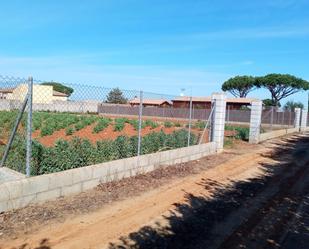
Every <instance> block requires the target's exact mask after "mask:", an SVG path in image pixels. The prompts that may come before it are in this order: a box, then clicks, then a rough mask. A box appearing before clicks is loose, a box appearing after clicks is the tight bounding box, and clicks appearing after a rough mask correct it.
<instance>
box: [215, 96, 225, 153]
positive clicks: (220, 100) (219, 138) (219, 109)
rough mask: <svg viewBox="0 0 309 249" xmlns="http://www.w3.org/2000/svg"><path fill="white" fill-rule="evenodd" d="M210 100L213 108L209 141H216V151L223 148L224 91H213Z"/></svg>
mask: <svg viewBox="0 0 309 249" xmlns="http://www.w3.org/2000/svg"><path fill="white" fill-rule="evenodd" d="M211 102H212V106H213V108H214V111H213V116H212V125H211V141H212V142H215V143H216V146H217V151H218V152H220V151H222V150H223V145H224V128H225V127H224V126H225V111H226V95H225V94H224V93H213V94H212V95H211Z"/></svg>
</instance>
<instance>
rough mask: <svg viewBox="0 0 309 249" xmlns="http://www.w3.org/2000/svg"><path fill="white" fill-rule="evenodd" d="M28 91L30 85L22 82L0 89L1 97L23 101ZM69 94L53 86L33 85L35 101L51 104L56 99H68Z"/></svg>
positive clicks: (35, 102) (36, 102)
mask: <svg viewBox="0 0 309 249" xmlns="http://www.w3.org/2000/svg"><path fill="white" fill-rule="evenodd" d="M27 93H28V85H27V84H20V85H18V86H17V87H15V88H2V89H0V99H7V100H17V101H23V100H24V99H25V97H26V95H27ZM68 97H69V96H68V95H67V94H65V93H61V92H58V91H54V90H53V86H48V85H33V103H34V104H49V103H53V102H54V101H67V100H68Z"/></svg>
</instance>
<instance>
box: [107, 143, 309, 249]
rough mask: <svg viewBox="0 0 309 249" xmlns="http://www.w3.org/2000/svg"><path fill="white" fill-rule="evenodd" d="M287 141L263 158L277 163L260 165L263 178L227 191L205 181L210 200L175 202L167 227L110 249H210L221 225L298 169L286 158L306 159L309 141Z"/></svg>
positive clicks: (148, 229) (147, 228)
mask: <svg viewBox="0 0 309 249" xmlns="http://www.w3.org/2000/svg"><path fill="white" fill-rule="evenodd" d="M285 141H286V142H287V144H286V145H284V146H282V144H280V143H277V142H274V143H273V144H272V145H273V146H276V148H275V149H274V150H273V152H272V153H269V154H265V155H262V156H264V157H269V158H271V159H274V160H276V161H277V162H276V163H272V164H271V165H267V164H263V165H261V167H262V168H263V170H264V171H265V174H264V176H263V177H260V178H252V179H249V180H247V181H240V182H233V183H232V185H231V186H230V187H228V188H226V187H224V188H223V186H222V185H221V184H220V183H219V182H215V181H212V180H210V179H203V180H202V181H201V182H200V183H198V184H200V185H202V186H204V187H205V189H208V190H211V191H212V193H213V196H212V197H211V198H206V197H200V196H195V195H192V194H190V193H186V202H185V203H175V204H174V206H175V211H173V212H171V213H170V214H169V215H168V216H167V217H165V219H166V220H167V223H168V225H161V224H155V226H151V227H150V226H145V227H143V228H141V229H140V230H139V231H137V232H134V233H131V234H129V235H128V236H127V237H121V238H119V241H118V242H117V243H111V244H110V245H109V249H125V248H209V247H208V245H213V242H214V241H215V240H216V238H217V237H218V236H219V235H220V231H218V230H217V228H218V225H220V223H222V222H223V221H224V220H225V219H226V218H227V217H228V216H229V215H230V214H232V213H233V212H234V211H236V210H238V209H239V208H240V207H241V206H242V207H245V208H246V204H247V205H248V203H249V202H250V200H252V199H254V198H255V197H256V196H257V195H259V194H261V193H263V192H262V191H263V190H264V189H266V188H268V187H270V185H273V184H274V183H276V182H278V180H279V181H280V179H278V177H280V176H279V171H280V172H281V171H282V170H283V169H286V170H289V169H292V168H293V167H294V168H297V167H298V166H299V164H297V163H296V164H294V163H288V162H287V161H286V160H287V156H290V157H291V155H292V157H293V158H297V159H298V157H299V156H304V155H305V154H306V146H308V144H309V138H307V137H301V138H289V139H286V140H285ZM248 208H249V207H248ZM221 230H222V228H221ZM219 237H220V236H219ZM228 248H229V247H228ZM231 248H234V247H231Z"/></svg>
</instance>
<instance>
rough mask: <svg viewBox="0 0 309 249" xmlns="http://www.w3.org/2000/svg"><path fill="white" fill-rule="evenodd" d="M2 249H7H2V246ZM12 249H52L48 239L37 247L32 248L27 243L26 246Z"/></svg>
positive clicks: (0, 248)
mask: <svg viewBox="0 0 309 249" xmlns="http://www.w3.org/2000/svg"><path fill="white" fill-rule="evenodd" d="M0 249H5V248H2V247H1V246H0ZM11 249H52V248H51V247H50V246H49V240H48V239H42V240H41V242H40V243H39V245H37V246H35V247H31V246H29V245H28V244H27V243H25V244H22V245H20V246H18V247H12V248H11Z"/></svg>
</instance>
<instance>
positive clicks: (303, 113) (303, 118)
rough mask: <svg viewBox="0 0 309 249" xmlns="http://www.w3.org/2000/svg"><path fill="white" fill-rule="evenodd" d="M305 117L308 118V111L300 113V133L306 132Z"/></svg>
mask: <svg viewBox="0 0 309 249" xmlns="http://www.w3.org/2000/svg"><path fill="white" fill-rule="evenodd" d="M307 117H308V111H307V110H304V109H303V110H302V112H301V121H300V131H306V128H307Z"/></svg>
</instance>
